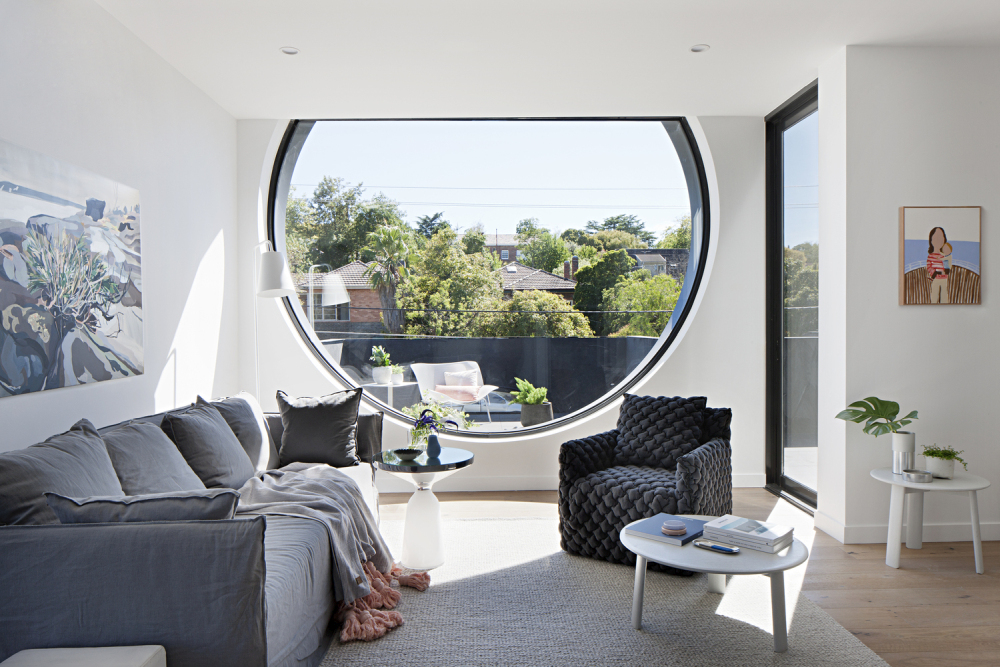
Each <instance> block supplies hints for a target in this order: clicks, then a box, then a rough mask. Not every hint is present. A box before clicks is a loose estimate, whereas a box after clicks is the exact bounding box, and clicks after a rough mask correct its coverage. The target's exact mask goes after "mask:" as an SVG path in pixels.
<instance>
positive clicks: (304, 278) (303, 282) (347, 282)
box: [295, 261, 371, 289]
mask: <svg viewBox="0 0 1000 667" xmlns="http://www.w3.org/2000/svg"><path fill="white" fill-rule="evenodd" d="M368 266H369V265H368V264H365V263H364V262H359V261H353V262H351V263H350V264H345V265H344V266H341V267H338V268H336V269H334V270H333V271H330V272H329V273H313V274H312V281H313V289H320V288H321V287H322V286H323V278H324V277H325V276H328V275H336V276H340V277H341V278H342V279H343V280H344V286H345V287H347V289H371V283H369V282H368V278H366V277H365V271H367V270H368ZM295 287H297V288H300V289H309V274H308V273H297V274H295Z"/></svg>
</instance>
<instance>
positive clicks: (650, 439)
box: [615, 394, 706, 470]
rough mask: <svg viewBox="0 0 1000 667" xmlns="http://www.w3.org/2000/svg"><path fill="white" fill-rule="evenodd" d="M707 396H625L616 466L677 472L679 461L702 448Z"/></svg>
mask: <svg viewBox="0 0 1000 667" xmlns="http://www.w3.org/2000/svg"><path fill="white" fill-rule="evenodd" d="M705 403H706V399H705V397H704V396H695V397H693V398H683V397H681V396H672V397H667V396H634V395H632V394H625V400H624V401H623V402H622V405H621V409H620V411H619V413H618V429H617V430H618V442H617V444H616V447H615V464H616V465H637V466H652V467H656V468H666V469H670V470H672V469H674V468H676V467H677V459H679V458H680V457H681V456H684V455H685V454H687V453H688V452H690V451H692V450H694V449H695V448H697V447H698V446H699V445H700V444H701V437H702V425H703V424H704V423H705V415H704V410H705Z"/></svg>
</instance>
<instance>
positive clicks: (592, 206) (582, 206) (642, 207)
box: [288, 197, 690, 211]
mask: <svg viewBox="0 0 1000 667" xmlns="http://www.w3.org/2000/svg"><path fill="white" fill-rule="evenodd" d="M288 199H289V200H292V201H309V197H289V198H288ZM396 204H398V205H399V206H457V207H467V208H558V209H610V210H614V209H618V210H633V211H653V210H665V209H678V210H682V211H687V210H688V209H689V208H690V206H658V205H649V204H520V203H502V202H485V203H481V204H477V203H473V202H441V201H400V202H396Z"/></svg>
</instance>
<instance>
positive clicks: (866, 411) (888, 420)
mask: <svg viewBox="0 0 1000 667" xmlns="http://www.w3.org/2000/svg"><path fill="white" fill-rule="evenodd" d="M898 414H899V403H894V402H892V401H883V400H882V399H880V398H875V397H874V396H869V397H868V398H866V399H864V400H863V401H855V402H854V403H851V404H850V405H848V406H847V409H846V410H841V412H840V413H839V414H838V415H837V419H843V420H844V421H849V422H855V423H857V424H860V423H861V422H865V426H864V428H863V429H861V430H863V431H864V432H865V433H867V434H869V435H873V436H875V437H876V438H877V437H879V436H880V435H882V434H884V433H892V472H893V473H895V474H897V475H901V474H903V470H906V469H908V468H912V467H913V456H914V452H915V451H916V444H917V436H916V435H915V434H914V433H911V432H910V431H901V430H900V429H901V428H903V427H904V426H906V425H907V424H909V423H911V422H912V421H913V420H914V419H916V418H917V411H916V410H914V411H913V412H911V413H910V414H908V415H906V416H905V417H903V418H902V419H896V416H897V415H898Z"/></svg>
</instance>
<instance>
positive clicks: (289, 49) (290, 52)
mask: <svg viewBox="0 0 1000 667" xmlns="http://www.w3.org/2000/svg"><path fill="white" fill-rule="evenodd" d="M278 50H279V51H281V52H282V53H284V54H285V55H286V56H294V55H295V54H296V53H298V52H299V50H298V49H297V48H295V47H294V46H283V47H281V48H280V49H278ZM693 50H694V49H692V51H693Z"/></svg>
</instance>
